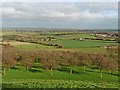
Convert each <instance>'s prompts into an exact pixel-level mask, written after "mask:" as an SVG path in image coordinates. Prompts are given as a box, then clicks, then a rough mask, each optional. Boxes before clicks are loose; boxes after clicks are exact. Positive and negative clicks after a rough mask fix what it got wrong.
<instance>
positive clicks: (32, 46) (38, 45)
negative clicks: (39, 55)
mask: <svg viewBox="0 0 120 90" xmlns="http://www.w3.org/2000/svg"><path fill="white" fill-rule="evenodd" d="M14 47H15V48H18V49H52V48H54V47H52V46H45V45H40V44H28V45H14Z"/></svg>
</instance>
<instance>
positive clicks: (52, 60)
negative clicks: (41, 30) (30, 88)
mask: <svg viewBox="0 0 120 90" xmlns="http://www.w3.org/2000/svg"><path fill="white" fill-rule="evenodd" d="M107 51H108V53H107V54H93V53H91V54H90V53H83V52H73V51H44V50H37V51H36V50H35V51H34V50H18V49H15V48H11V47H6V48H3V51H2V67H3V68H2V69H3V75H5V71H6V69H9V70H10V69H11V68H12V67H15V66H17V65H21V66H24V67H25V68H26V72H28V71H29V69H30V68H31V67H32V66H33V64H34V63H35V62H37V63H40V64H42V68H43V69H45V70H50V71H51V73H50V75H51V76H52V75H53V73H52V71H53V70H55V69H56V70H57V69H59V68H61V67H62V66H68V67H70V71H69V73H70V74H72V73H73V68H72V67H73V66H80V67H83V71H84V72H85V71H86V67H87V66H94V67H96V68H97V69H99V70H100V78H102V76H103V75H102V74H103V70H110V71H111V74H113V72H114V71H116V70H117V69H118V67H117V66H118V61H117V59H116V56H115V55H117V52H114V51H115V50H113V51H112V49H107ZM113 53H114V54H113ZM111 54H112V55H113V56H112V55H111Z"/></svg>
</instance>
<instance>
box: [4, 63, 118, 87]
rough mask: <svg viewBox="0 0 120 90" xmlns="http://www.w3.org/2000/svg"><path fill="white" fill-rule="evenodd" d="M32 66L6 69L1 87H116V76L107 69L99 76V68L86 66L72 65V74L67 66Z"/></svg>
mask: <svg viewBox="0 0 120 90" xmlns="http://www.w3.org/2000/svg"><path fill="white" fill-rule="evenodd" d="M36 66H37V67H36V68H35V67H32V68H31V69H29V72H26V70H25V67H22V66H16V68H14V69H11V70H10V71H9V70H7V71H6V75H5V76H3V77H2V78H3V80H2V86H3V88H118V76H116V75H113V76H111V75H110V73H109V72H108V71H104V73H103V78H102V79H101V78H100V73H99V70H98V69H96V70H92V69H90V68H88V67H87V70H86V71H85V72H84V71H83V68H82V67H77V66H73V67H72V68H73V74H69V67H68V68H65V67H64V68H61V70H53V76H50V70H43V69H41V68H39V65H38V64H37V65H36Z"/></svg>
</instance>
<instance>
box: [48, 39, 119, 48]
mask: <svg viewBox="0 0 120 90" xmlns="http://www.w3.org/2000/svg"><path fill="white" fill-rule="evenodd" d="M49 43H56V44H62V45H63V46H64V48H66V49H74V48H90V47H99V46H108V45H117V43H115V42H111V41H109V42H108V41H97V40H95V41H93V40H85V41H77V40H58V41H56V42H55V41H54V42H49Z"/></svg>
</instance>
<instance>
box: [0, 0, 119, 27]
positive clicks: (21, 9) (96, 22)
mask: <svg viewBox="0 0 120 90" xmlns="http://www.w3.org/2000/svg"><path fill="white" fill-rule="evenodd" d="M31 1H32V0H31ZM34 1H35V0H34ZM38 1H40V0H38ZM45 1H46V2H27V0H26V2H22V0H21V1H18V2H13V1H12V0H9V2H8V0H4V1H3V2H2V7H1V8H2V9H0V13H2V27H39V28H79V29H117V28H118V2H117V0H109V2H107V0H104V1H106V2H102V0H101V1H99V2H87V1H88V0H84V2H83V0H81V2H77V1H78V0H75V1H76V2H72V1H71V2H70V1H69V2H67V1H66V2H60V0H58V2H55V0H52V1H53V2H48V1H47V0H45ZM61 1H62V0H61ZM91 1H94V0H91Z"/></svg>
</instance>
